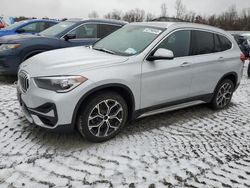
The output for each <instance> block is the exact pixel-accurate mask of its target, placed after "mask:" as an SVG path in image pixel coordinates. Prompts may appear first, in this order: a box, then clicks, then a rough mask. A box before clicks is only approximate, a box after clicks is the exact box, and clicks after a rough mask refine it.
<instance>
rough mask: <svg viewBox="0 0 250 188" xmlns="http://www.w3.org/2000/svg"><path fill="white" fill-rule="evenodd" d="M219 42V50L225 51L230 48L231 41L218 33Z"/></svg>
mask: <svg viewBox="0 0 250 188" xmlns="http://www.w3.org/2000/svg"><path fill="white" fill-rule="evenodd" d="M219 39H220V43H221V51H226V50H229V49H231V48H232V43H231V42H230V40H228V39H227V38H226V37H224V36H222V35H219Z"/></svg>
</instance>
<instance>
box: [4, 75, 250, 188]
mask: <svg viewBox="0 0 250 188" xmlns="http://www.w3.org/2000/svg"><path fill="white" fill-rule="evenodd" d="M0 187H31V188H34V187H36V188H39V187H100V188H105V187H129V188H132V187H143V188H144V187H150V188H154V187H250V79H248V78H247V77H246V70H245V75H244V78H243V80H242V84H241V85H240V87H239V89H238V90H237V92H236V93H235V95H234V97H233V102H232V104H231V106H230V108H228V109H226V110H222V111H213V110H211V109H210V108H208V107H207V106H206V105H200V106H196V107H191V108H187V109H183V110H178V111H174V112H168V113H164V114H160V115H156V116H152V117H148V118H145V119H141V120H137V121H135V122H133V123H131V124H129V125H128V126H127V127H125V129H124V131H123V132H122V133H121V134H120V135H118V136H117V137H116V138H114V139H112V140H110V141H108V142H105V143H101V144H93V143H89V142H87V141H85V140H84V139H83V138H81V137H80V136H79V134H77V133H73V134H59V133H53V132H48V131H46V130H43V129H41V128H37V127H33V126H31V125H30V124H29V123H28V122H27V121H26V120H25V119H24V117H23V115H22V113H21V112H20V110H19V106H18V102H17V100H16V92H15V88H14V86H13V85H12V84H11V83H10V82H0Z"/></svg>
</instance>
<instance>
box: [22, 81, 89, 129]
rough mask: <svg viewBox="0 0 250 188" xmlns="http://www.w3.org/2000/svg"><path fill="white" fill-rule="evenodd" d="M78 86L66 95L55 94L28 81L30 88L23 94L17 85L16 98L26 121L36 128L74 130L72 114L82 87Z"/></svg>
mask: <svg viewBox="0 0 250 188" xmlns="http://www.w3.org/2000/svg"><path fill="white" fill-rule="evenodd" d="M88 84H90V83H88V81H87V82H85V83H84V86H82V85H81V86H82V87H80V86H78V87H77V88H75V89H74V90H72V91H70V92H68V93H56V92H54V91H49V90H45V89H41V88H38V87H37V86H36V85H35V82H34V80H33V79H32V78H31V79H30V87H29V89H28V90H27V91H26V92H25V93H24V92H23V91H22V90H21V89H20V85H19V83H18V85H17V97H18V100H19V103H20V106H21V109H22V111H23V113H24V115H25V117H26V119H27V120H28V121H29V122H30V123H32V124H34V125H37V126H40V127H44V128H47V129H56V130H63V131H67V132H69V131H72V130H74V127H75V126H74V124H73V123H74V122H75V120H74V119H73V118H74V112H75V108H76V106H77V103H78V101H79V100H80V99H81V97H82V95H83V94H84V93H83V87H84V88H85V86H88Z"/></svg>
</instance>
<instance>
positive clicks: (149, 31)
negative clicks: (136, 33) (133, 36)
mask: <svg viewBox="0 0 250 188" xmlns="http://www.w3.org/2000/svg"><path fill="white" fill-rule="evenodd" d="M143 32H145V33H152V34H156V35H159V34H160V33H161V30H159V29H152V28H145V29H144V30H143Z"/></svg>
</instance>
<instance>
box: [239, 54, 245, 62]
mask: <svg viewBox="0 0 250 188" xmlns="http://www.w3.org/2000/svg"><path fill="white" fill-rule="evenodd" d="M240 60H241V61H242V62H243V63H244V62H245V60H246V57H245V55H244V54H243V53H241V54H240Z"/></svg>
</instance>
